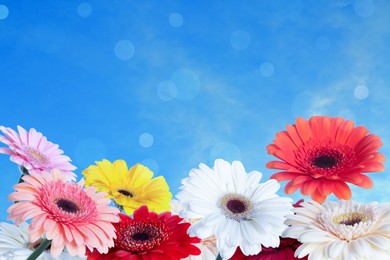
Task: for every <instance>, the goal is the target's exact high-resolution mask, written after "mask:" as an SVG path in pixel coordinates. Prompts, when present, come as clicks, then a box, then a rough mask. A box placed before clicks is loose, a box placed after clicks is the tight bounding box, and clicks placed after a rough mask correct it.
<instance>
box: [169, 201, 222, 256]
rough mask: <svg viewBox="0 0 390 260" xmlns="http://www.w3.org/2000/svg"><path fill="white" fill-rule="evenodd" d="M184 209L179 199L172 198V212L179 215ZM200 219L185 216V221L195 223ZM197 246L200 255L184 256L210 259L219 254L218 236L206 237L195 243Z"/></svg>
mask: <svg viewBox="0 0 390 260" xmlns="http://www.w3.org/2000/svg"><path fill="white" fill-rule="evenodd" d="M182 209H183V207H182V206H181V205H180V203H179V201H177V200H171V212H172V214H175V215H179V212H180V211H181V210H182ZM198 220H199V219H187V218H185V219H184V220H183V221H184V222H189V223H191V224H192V223H195V222H196V221H198ZM194 245H195V246H197V247H198V248H199V249H200V251H201V253H200V255H191V256H189V257H187V258H184V260H209V259H215V258H216V257H217V254H218V249H217V238H216V237H215V236H211V237H207V238H204V239H202V240H201V241H200V243H198V244H194Z"/></svg>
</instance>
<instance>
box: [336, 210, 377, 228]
mask: <svg viewBox="0 0 390 260" xmlns="http://www.w3.org/2000/svg"><path fill="white" fill-rule="evenodd" d="M368 220H370V217H369V216H368V215H366V214H364V213H361V212H350V213H344V214H340V215H337V216H335V217H333V219H332V221H333V223H335V224H343V225H347V226H353V225H355V224H358V223H361V222H366V221H368Z"/></svg>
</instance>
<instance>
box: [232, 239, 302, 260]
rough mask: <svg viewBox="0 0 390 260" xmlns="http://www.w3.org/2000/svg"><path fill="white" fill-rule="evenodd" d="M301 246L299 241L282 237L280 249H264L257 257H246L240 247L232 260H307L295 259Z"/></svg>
mask: <svg viewBox="0 0 390 260" xmlns="http://www.w3.org/2000/svg"><path fill="white" fill-rule="evenodd" d="M300 245H301V243H299V241H298V240H296V239H294V238H289V237H281V238H280V245H279V247H276V248H272V247H263V248H262V249H261V252H260V253H258V254H257V255H251V256H246V255H244V254H243V253H242V251H241V249H240V248H239V247H238V248H237V250H236V252H235V253H234V255H233V256H232V258H230V260H307V256H305V257H303V258H296V257H294V253H295V250H296V249H297V248H298V247H299V246H300Z"/></svg>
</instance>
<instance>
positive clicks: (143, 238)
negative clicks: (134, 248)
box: [133, 232, 150, 241]
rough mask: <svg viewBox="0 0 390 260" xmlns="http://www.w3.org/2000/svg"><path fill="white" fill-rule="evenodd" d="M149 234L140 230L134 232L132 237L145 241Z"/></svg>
mask: <svg viewBox="0 0 390 260" xmlns="http://www.w3.org/2000/svg"><path fill="white" fill-rule="evenodd" d="M149 238H150V237H149V234H148V233H145V232H142V233H135V234H134V235H133V239H134V240H137V241H146V240H149Z"/></svg>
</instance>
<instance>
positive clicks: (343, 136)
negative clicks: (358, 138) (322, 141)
mask: <svg viewBox="0 0 390 260" xmlns="http://www.w3.org/2000/svg"><path fill="white" fill-rule="evenodd" d="M353 128H354V124H353V122H352V121H351V120H345V121H344V122H343V123H342V124H341V125H340V128H339V129H338V131H337V134H336V141H338V142H339V143H340V144H345V143H346V142H347V140H348V138H349V136H350V135H351V133H352V129H353Z"/></svg>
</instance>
